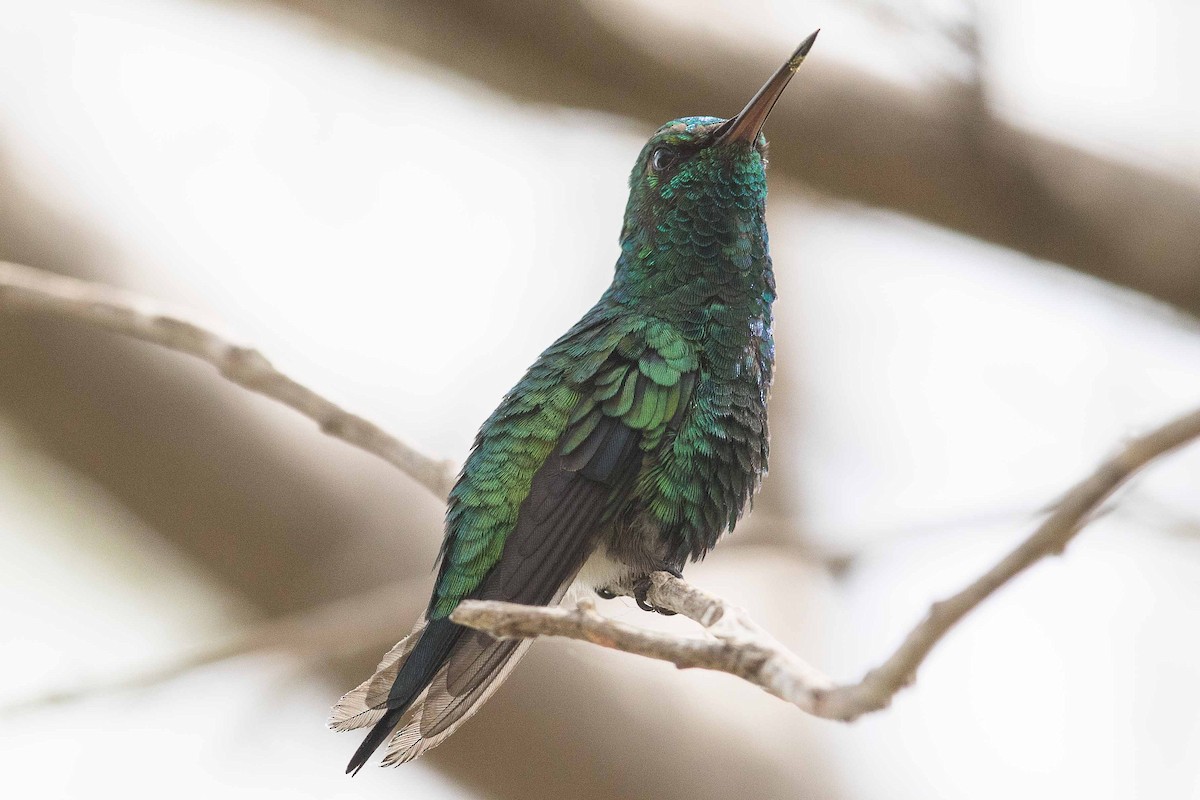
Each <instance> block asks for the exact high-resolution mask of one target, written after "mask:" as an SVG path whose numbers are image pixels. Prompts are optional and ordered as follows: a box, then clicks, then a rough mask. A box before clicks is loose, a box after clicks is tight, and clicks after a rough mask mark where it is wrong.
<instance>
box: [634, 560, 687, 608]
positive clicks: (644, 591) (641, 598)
mask: <svg viewBox="0 0 1200 800" xmlns="http://www.w3.org/2000/svg"><path fill="white" fill-rule="evenodd" d="M661 571H662V572H669V573H671V574H672V575H674V576H675V577H676V578H682V577H683V573H681V572H680V571H679V570H677V569H672V568H671V567H663V568H662V570H661ZM651 586H652V584H651V583H650V576H649V575H647V576H645V577H644V578H641V579H639V580H638V582H637V583H635V584H634V585H633V600H634V602H635V603H637V604H638V608H640V609H642V610H643V611H653V612H655V613H658V614H662V615H663V616H664V617H673V616H675V613H676V612H674V611H671V610H670V609H669V608H659V607H658V606H655V605H652V604H651V603H650V602H649V601H648V600H647V599H646V596H647V595H648V594H650V587H651Z"/></svg>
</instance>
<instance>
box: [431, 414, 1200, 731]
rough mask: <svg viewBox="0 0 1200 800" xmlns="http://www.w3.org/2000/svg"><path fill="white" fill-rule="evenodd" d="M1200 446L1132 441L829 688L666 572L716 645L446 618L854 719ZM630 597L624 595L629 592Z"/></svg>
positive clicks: (487, 613) (556, 618) (1164, 436)
mask: <svg viewBox="0 0 1200 800" xmlns="http://www.w3.org/2000/svg"><path fill="white" fill-rule="evenodd" d="M1197 438H1200V410H1196V411H1193V412H1191V413H1189V414H1186V415H1184V416H1182V417H1180V418H1178V419H1176V420H1174V421H1172V422H1170V423H1168V424H1166V425H1164V426H1163V427H1161V428H1159V429H1157V430H1155V431H1152V432H1151V433H1148V434H1146V435H1144V436H1141V437H1139V438H1137V439H1134V440H1133V441H1131V442H1129V443H1128V444H1127V445H1125V447H1123V448H1122V449H1121V450H1120V451H1119V452H1118V453H1117V454H1116V455H1114V456H1112V457H1111V458H1109V459H1108V460H1107V461H1105V462H1104V463H1103V464H1101V465H1100V467H1099V468H1098V469H1097V470H1096V471H1095V472H1094V473H1093V474H1092V475H1091V476H1089V477H1088V478H1086V479H1085V480H1083V481H1082V482H1080V483H1079V484H1077V485H1076V486H1075V487H1074V488H1072V489H1071V490H1070V491H1069V492H1068V493H1067V495H1066V496H1065V497H1064V498H1063V499H1062V500H1060V501H1059V502H1058V503H1057V504H1056V505H1055V507H1054V510H1053V511H1052V512H1051V514H1050V516H1049V517H1048V518H1047V519H1046V521H1045V522H1043V523H1042V524H1041V525H1040V526H1039V527H1038V529H1037V530H1036V531H1034V533H1033V534H1032V535H1031V536H1030V537H1029V538H1027V539H1026V540H1025V541H1024V542H1022V543H1021V544H1020V545H1018V546H1017V547H1016V548H1015V549H1014V550H1013V551H1012V552H1010V553H1009V554H1008V555H1006V556H1005V557H1004V558H1002V559H1001V560H1000V561H999V562H998V563H997V564H996V565H995V566H994V567H992V568H991V569H990V570H988V571H987V572H986V573H984V574H983V575H982V576H981V577H979V578H978V579H977V580H975V581H974V582H972V583H971V584H970V585H969V586H967V587H966V588H964V589H963V590H962V591H960V592H958V593H957V594H955V595H953V596H952V597H949V598H947V599H945V600H941V601H939V602H936V603H934V604H933V605H932V606H931V607H930V609H929V613H928V614H927V615H926V617H925V619H923V620H922V621H921V622H920V623H919V624H918V625H917V626H916V627H915V628H913V629H912V631H911V632H910V633H909V634H908V636H907V637H906V638H905V639H904V641H903V642H902V643H901V645H900V647H899V648H897V650H896V651H895V652H894V653H893V654H892V655H891V656H890V657H888V659H887V660H886V661H884V662H883V663H882V664H881V665H880V666H878V667H876V668H875V669H873V670H871V671H870V672H868V673H867V674H866V676H865V677H864V678H863V679H862V680H861V681H859V682H857V683H853V684H840V685H838V684H834V683H833V681H831V680H830V679H829V678H827V677H825V676H824V675H822V674H821V673H820V672H818V671H817V670H815V669H814V668H813V667H811V666H809V665H808V664H807V663H806V662H804V661H803V660H802V659H800V658H799V657H798V656H796V655H795V654H793V653H792V652H791V651H789V650H788V649H787V648H785V647H783V646H782V645H781V644H779V643H778V642H777V641H775V640H774V639H773V638H771V637H770V636H769V635H768V634H766V633H765V632H764V631H763V630H762V629H761V628H759V627H758V625H756V624H755V623H754V622H753V621H752V620H751V619H750V618H749V617H748V616H747V615H746V613H745V612H744V611H742V610H741V609H738V608H735V607H733V606H730V605H729V604H728V603H726V602H725V601H723V600H721V599H720V598H717V597H713V596H712V595H708V594H706V593H704V592H702V591H700V590H699V589H696V588H694V587H692V586H690V585H689V584H687V583H686V582H684V581H682V580H680V579H678V578H674V577H672V576H671V575H669V574H668V573H665V572H658V573H655V574H654V575H653V576H652V588H651V590H650V592H649V594H648V598H647V599H648V600H649V602H650V604H651V605H654V606H656V607H659V608H666V609H669V610H671V611H675V612H678V613H680V614H683V615H684V616H686V617H688V618H689V619H692V620H694V621H696V622H697V623H699V624H700V625H701V626H703V627H704V628H705V629H706V630H707V631H708V632H709V633H710V634H711V635H712V636H713V639H696V638H694V637H686V636H677V635H672V634H665V633H657V632H651V631H646V630H642V629H639V628H635V627H633V626H631V625H627V624H625V623H622V622H617V621H615V620H609V619H605V618H604V617H601V616H600V615H599V614H597V613H595V610H594V608H593V606H592V605H591V604H581V605H580V607H579V608H577V609H575V610H569V609H562V608H541V607H531V606H521V605H515V604H512V603H499V602H494V601H464V602H463V603H461V604H460V605H459V607H458V608H457V609H455V611H454V613H453V614H452V615H451V619H453V620H454V621H455V622H458V623H460V624H462V625H467V626H469V627H472V628H478V629H479V630H483V631H486V632H488V633H490V634H492V635H493V636H497V637H500V638H527V637H533V636H565V637H568V638H572V639H581V640H583V641H586V642H592V643H593V644H599V645H602V646H604V647H611V648H614V649H617V650H624V651H626V652H630V653H635V654H637V655H643V656H647V657H650V658H657V659H660V660H663V661H670V662H671V663H674V664H675V665H676V666H678V667H679V668H681V669H685V668H692V667H701V668H704V669H712V670H719V671H722V672H728V673H730V674H732V675H736V676H738V677H740V678H743V679H745V680H747V681H749V682H751V683H753V684H755V685H756V686H758V687H760V688H762V689H764V690H765V691H767V692H769V693H771V694H773V695H775V696H776V697H779V698H781V699H783V700H786V701H788V702H789V703H793V704H794V705H796V706H797V707H799V708H800V709H802V710H804V711H807V712H809V713H810V714H814V715H816V716H819V717H825V718H828V719H838V720H845V721H851V720H854V719H857V718H858V717H860V716H862V715H863V714H868V713H871V712H873V711H878V710H880V709H882V708H886V707H887V706H888V705H889V704H890V703H891V700H892V697H893V696H895V694H896V693H897V692H899V691H900V690H901V689H903V688H904V687H906V686H908V685H910V684H911V683H912V682H913V681H914V680H915V678H916V671H917V668H918V667H919V666H920V665H921V663H922V662H923V661H924V660H925V658H926V657H927V656H928V655H929V653H930V651H932V650H933V648H934V646H935V645H936V644H937V643H938V642H939V641H941V640H942V639H943V638H944V637H945V635H946V634H947V633H948V632H949V630H950V629H951V628H952V627H953V626H954V625H955V624H956V623H958V622H959V621H960V620H962V619H963V617H965V616H967V614H969V613H970V612H971V611H973V610H974V609H975V608H976V607H978V606H979V604H980V603H982V602H983V601H984V600H986V599H987V598H988V597H990V596H991V595H992V594H993V593H994V592H995V591H996V590H997V589H999V588H1000V587H1001V586H1004V585H1005V584H1006V583H1008V582H1009V581H1011V580H1012V579H1013V578H1015V577H1016V576H1017V575H1019V574H1020V573H1022V572H1024V571H1025V570H1026V569H1028V568H1029V567H1030V566H1032V565H1033V564H1035V563H1037V562H1038V561H1039V560H1041V559H1043V558H1045V557H1047V556H1050V555H1058V554H1061V553H1062V552H1063V550H1064V549H1065V548H1066V546H1067V544H1068V543H1069V542H1070V541H1071V539H1072V538H1074V536H1075V535H1076V534H1077V533H1078V532H1079V531H1080V530H1082V528H1083V526H1084V525H1086V524H1087V522H1088V521H1089V520H1091V519H1092V518H1094V516H1095V515H1096V512H1097V511H1098V510H1099V508H1100V506H1101V505H1102V504H1103V503H1104V501H1105V500H1107V499H1108V498H1109V497H1111V496H1112V494H1113V493H1114V492H1115V491H1116V490H1117V489H1118V488H1120V487H1121V485H1122V484H1124V483H1125V482H1126V481H1127V480H1129V478H1130V477H1132V476H1133V474H1134V473H1136V472H1137V471H1138V470H1140V469H1142V468H1143V467H1145V466H1146V465H1147V464H1149V463H1150V462H1152V461H1154V460H1155V459H1157V458H1159V457H1161V456H1164V455H1166V454H1167V453H1170V452H1171V451H1173V450H1175V449H1176V448H1178V447H1181V446H1183V445H1185V444H1187V443H1189V442H1191V441H1194V440H1195V439H1197ZM626 593H628V592H626Z"/></svg>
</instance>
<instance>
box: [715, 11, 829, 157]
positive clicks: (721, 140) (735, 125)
mask: <svg viewBox="0 0 1200 800" xmlns="http://www.w3.org/2000/svg"><path fill="white" fill-rule="evenodd" d="M820 32H821V29H820V28H817V29H816V30H815V31H813V32H812V34H811V35H810V36H809V37H808V38H807V39H805V40H804V41H803V42H801V43H800V46H799V47H797V48H796V52H794V53H792V57H791V58H789V59H788V60H787V63H785V64H784V65H783V66H782V67H780V68H779V69H778V70H776V72H775V74H774V75H772V76H771V79H770V80H768V81H767V82H766V83H764V84H763V87H762V88H761V89H759V90H758V94H756V95H754V97H752V98H751V99H750V102H749V103H747V104H746V107H745V108H743V109H742V112H741V113H740V114H738V115H737V116H736V117H734V118H733V119H731V120H728V121H726V122H725V124H724V125H722V126H721V127H720V128H718V129H717V138H716V139H715V140H714V141H713V143H714V144H725V143H726V142H747V143H749V144H754V141H755V140H756V139H757V138H758V132H759V131H761V130H762V126H763V123H764V122H766V121H767V115H768V114H770V113H771V109H772V108H774V107H775V101H776V100H778V99H779V95H781V94H783V90H784V88H786V87H787V85H788V81H790V80H791V79H792V76H793V75H795V74H796V70H797V69H799V68H800V65H801V64H802V63H803V62H804V57H805V56H806V55H808V51H809V50H811V49H812V46H813V42H815V41H816V40H817V34H818V33H820Z"/></svg>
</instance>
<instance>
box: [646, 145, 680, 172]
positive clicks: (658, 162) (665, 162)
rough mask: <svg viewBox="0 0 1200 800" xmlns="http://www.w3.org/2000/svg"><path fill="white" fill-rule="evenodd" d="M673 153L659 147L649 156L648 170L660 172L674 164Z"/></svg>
mask: <svg viewBox="0 0 1200 800" xmlns="http://www.w3.org/2000/svg"><path fill="white" fill-rule="evenodd" d="M675 157H676V154H675V151H674V150H672V149H671V148H669V147H660V148H658V149H657V150H655V151H654V152H653V153H651V154H650V169H652V170H654V171H655V172H662V171H663V170H664V169H666V168H667V167H669V166H671V165H672V164H674V163H675Z"/></svg>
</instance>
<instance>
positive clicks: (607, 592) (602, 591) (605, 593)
mask: <svg viewBox="0 0 1200 800" xmlns="http://www.w3.org/2000/svg"><path fill="white" fill-rule="evenodd" d="M596 594H598V595H600V599H601V600H612V599H613V598H614V597H616V596H617V593H616V592H614V591H613V590H612V589H610V588H608V587H607V586H597V587H596Z"/></svg>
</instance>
